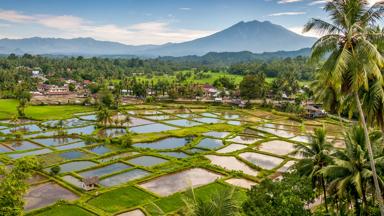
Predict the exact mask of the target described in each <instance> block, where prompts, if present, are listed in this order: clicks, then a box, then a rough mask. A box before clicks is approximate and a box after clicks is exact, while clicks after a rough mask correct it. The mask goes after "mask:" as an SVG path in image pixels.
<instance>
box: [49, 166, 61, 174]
mask: <svg viewBox="0 0 384 216" xmlns="http://www.w3.org/2000/svg"><path fill="white" fill-rule="evenodd" d="M60 170H61V168H60V166H53V167H51V174H52V175H57V174H59V172H60Z"/></svg>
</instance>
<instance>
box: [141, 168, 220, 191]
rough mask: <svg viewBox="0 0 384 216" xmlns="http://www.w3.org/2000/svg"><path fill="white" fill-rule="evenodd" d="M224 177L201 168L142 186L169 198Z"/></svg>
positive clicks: (157, 179)
mask: <svg viewBox="0 0 384 216" xmlns="http://www.w3.org/2000/svg"><path fill="white" fill-rule="evenodd" d="M221 177H222V175H220V174H217V173H213V172H210V171H207V170H205V169H201V168H193V169H189V170H184V171H180V172H177V173H172V174H168V175H164V176H161V177H157V178H155V179H152V180H150V181H147V182H144V183H141V184H140V186H141V187H143V188H145V189H146V190H149V191H151V192H153V193H155V194H158V195H160V196H168V195H171V194H174V193H176V192H180V191H185V190H187V189H188V188H190V187H198V186H202V185H206V184H209V183H211V182H214V181H215V180H216V179H218V178H221Z"/></svg>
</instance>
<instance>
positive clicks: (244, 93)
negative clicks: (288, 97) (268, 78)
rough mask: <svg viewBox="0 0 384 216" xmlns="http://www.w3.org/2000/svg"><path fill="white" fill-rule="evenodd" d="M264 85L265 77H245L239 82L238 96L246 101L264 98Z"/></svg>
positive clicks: (260, 75) (259, 75)
mask: <svg viewBox="0 0 384 216" xmlns="http://www.w3.org/2000/svg"><path fill="white" fill-rule="evenodd" d="M265 93H266V85H265V75H264V74H263V73H258V74H256V75H247V76H245V77H244V78H243V80H242V81H241V82H240V96H241V97H242V98H244V99H246V100H248V101H249V100H251V99H256V98H261V97H263V96H265Z"/></svg>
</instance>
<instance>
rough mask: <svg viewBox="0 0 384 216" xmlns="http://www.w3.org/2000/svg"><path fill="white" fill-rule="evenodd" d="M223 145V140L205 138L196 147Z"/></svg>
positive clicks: (209, 147)
mask: <svg viewBox="0 0 384 216" xmlns="http://www.w3.org/2000/svg"><path fill="white" fill-rule="evenodd" d="M221 146H223V141H222V140H219V139H211V138H204V139H203V140H201V141H200V142H199V144H197V146H196V147H199V148H204V149H217V148H220V147H221Z"/></svg>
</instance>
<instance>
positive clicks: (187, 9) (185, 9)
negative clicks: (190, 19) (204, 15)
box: [179, 7, 191, 11]
mask: <svg viewBox="0 0 384 216" xmlns="http://www.w3.org/2000/svg"><path fill="white" fill-rule="evenodd" d="M179 10H184V11H189V10H191V8H189V7H182V8H179Z"/></svg>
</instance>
